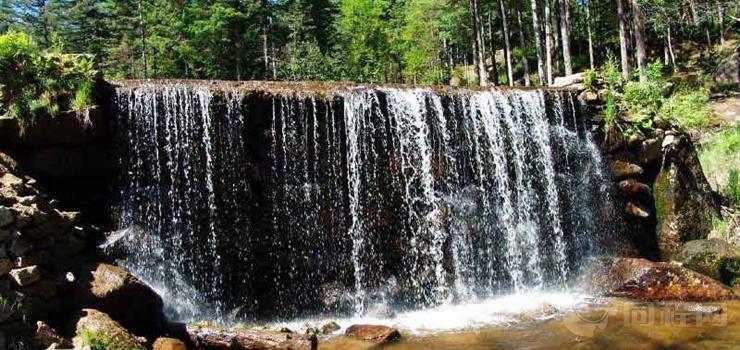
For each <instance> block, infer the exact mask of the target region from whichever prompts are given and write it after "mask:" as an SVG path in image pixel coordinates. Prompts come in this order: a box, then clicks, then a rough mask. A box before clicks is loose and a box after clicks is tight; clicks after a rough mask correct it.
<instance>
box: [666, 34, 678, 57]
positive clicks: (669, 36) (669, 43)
mask: <svg viewBox="0 0 740 350" xmlns="http://www.w3.org/2000/svg"><path fill="white" fill-rule="evenodd" d="M666 34H667V35H666V39H667V40H668V54H669V55H670V56H671V65H673V66H675V65H676V56H675V55H674V54H673V43H672V42H673V38H672V37H671V26H670V25H669V26H668V31H667V33H666Z"/></svg>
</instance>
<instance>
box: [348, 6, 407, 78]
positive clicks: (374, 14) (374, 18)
mask: <svg viewBox="0 0 740 350" xmlns="http://www.w3.org/2000/svg"><path fill="white" fill-rule="evenodd" d="M390 5H391V4H390V3H389V2H387V1H385V0H378V1H374V0H345V1H342V2H341V5H340V6H339V18H338V19H337V22H336V30H337V33H338V34H339V37H340V41H339V43H340V44H339V45H340V47H341V49H340V50H341V51H342V52H343V53H344V55H345V56H344V57H345V72H344V76H345V77H347V78H349V79H352V80H358V81H367V82H385V81H388V80H389V79H388V78H389V77H388V74H387V72H388V67H389V66H392V65H393V63H394V62H393V55H392V54H391V47H392V45H393V44H392V42H391V41H392V40H393V39H394V38H393V37H392V36H391V34H392V33H390V32H389V28H388V23H387V21H386V18H388V15H389V14H390V10H391V8H390Z"/></svg>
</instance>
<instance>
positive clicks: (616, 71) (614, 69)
mask: <svg viewBox="0 0 740 350" xmlns="http://www.w3.org/2000/svg"><path fill="white" fill-rule="evenodd" d="M602 69H603V72H604V73H603V74H604V82H605V83H606V86H607V87H608V88H609V89H613V90H614V89H619V88H621V87H622V71H621V68H620V67H619V64H618V63H617V59H616V58H614V56H612V55H609V57H608V58H607V60H606V63H604V66H603V67H602Z"/></svg>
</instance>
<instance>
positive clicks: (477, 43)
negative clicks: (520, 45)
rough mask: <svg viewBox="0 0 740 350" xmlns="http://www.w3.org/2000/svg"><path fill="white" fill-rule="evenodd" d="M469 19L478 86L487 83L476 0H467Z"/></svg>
mask: <svg viewBox="0 0 740 350" xmlns="http://www.w3.org/2000/svg"><path fill="white" fill-rule="evenodd" d="M469 4H470V19H471V23H472V24H473V61H474V63H475V71H476V74H477V75H478V84H479V85H480V86H486V85H488V79H487V78H488V77H487V76H486V61H485V58H484V57H483V50H484V47H483V30H482V26H481V18H480V12H479V11H478V0H469Z"/></svg>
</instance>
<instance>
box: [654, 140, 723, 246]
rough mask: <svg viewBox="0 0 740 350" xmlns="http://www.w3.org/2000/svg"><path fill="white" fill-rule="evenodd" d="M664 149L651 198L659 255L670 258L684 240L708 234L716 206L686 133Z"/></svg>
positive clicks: (717, 210)
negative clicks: (653, 201)
mask: <svg viewBox="0 0 740 350" xmlns="http://www.w3.org/2000/svg"><path fill="white" fill-rule="evenodd" d="M664 152H665V157H664V161H663V167H662V168H661V170H660V172H659V173H658V175H657V177H656V179H655V184H654V185H653V197H654V200H655V210H656V215H657V226H656V238H657V241H658V246H659V250H660V257H661V259H663V260H670V259H672V258H673V256H674V255H675V254H676V253H678V251H679V250H680V248H681V246H682V245H683V243H685V242H688V241H690V240H695V239H704V238H706V237H707V235H708V234H709V232H710V231H711V230H712V220H713V219H714V217H715V216H717V215H718V212H719V206H718V203H717V202H716V200H715V198H714V196H713V194H712V189H711V187H710V186H709V183H708V182H707V179H706V178H705V177H704V173H703V172H702V168H701V164H700V163H699V158H698V156H697V154H696V151H695V149H694V146H693V144H692V143H691V141H690V140H689V139H688V138H687V137H686V136H685V135H680V136H677V137H676V138H675V141H673V142H671V143H670V144H668V145H666V147H665V149H664Z"/></svg>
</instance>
